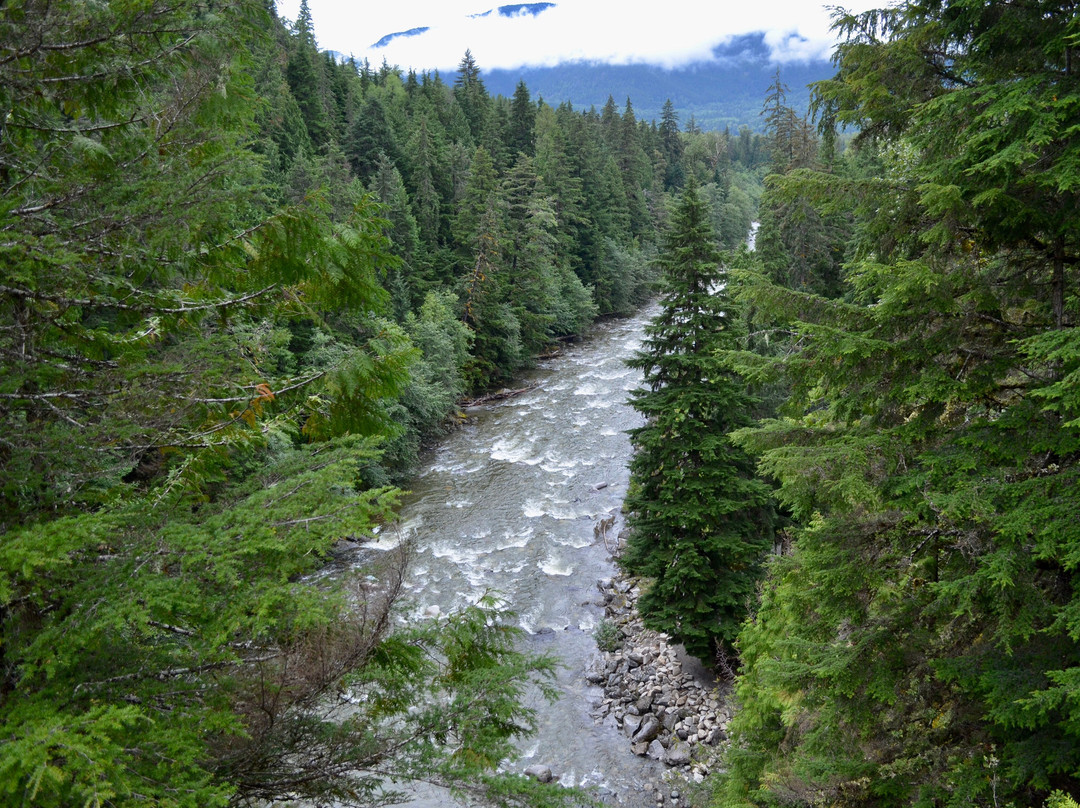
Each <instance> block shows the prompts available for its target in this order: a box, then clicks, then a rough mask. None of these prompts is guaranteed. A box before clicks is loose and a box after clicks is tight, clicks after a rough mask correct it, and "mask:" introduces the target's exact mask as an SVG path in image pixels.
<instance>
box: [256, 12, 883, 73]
mask: <svg viewBox="0 0 1080 808" xmlns="http://www.w3.org/2000/svg"><path fill="white" fill-rule="evenodd" d="M551 1H552V2H555V6H554V7H552V8H549V9H547V10H545V11H543V12H541V13H540V14H539V15H538V16H535V17H532V16H529V15H519V16H515V17H509V18H508V17H505V16H503V15H501V14H498V13H496V12H493V13H491V14H487V15H486V16H475V15H480V14H483V13H484V12H486V11H490V10H493V9H496V8H497V7H498V5H499V3H485V2H484V0H411V2H405V3H396V4H395V3H390V4H386V3H377V4H376V3H360V2H357V1H356V0H351V1H350V0H308V5H309V7H310V9H311V15H312V18H313V20H314V25H315V35H316V37H317V39H318V41H319V46H320V47H322V48H324V49H331V50H336V51H340V52H341V53H345V54H349V53H352V54H354V55H355V56H356V57H357V58H358V59H362V58H364V57H367V58H368V59H370V60H371V61H372V63H373V64H376V65H377V64H380V63H381V62H382V60H383V58H384V57H385V59H386V61H387V62H389V63H390V64H392V65H398V66H400V67H402V68H405V69H408V68H410V67H411V68H415V69H416V70H426V69H436V68H437V69H440V70H452V69H454V68H456V67H457V65H458V64H459V63H460V61H461V57H462V55H463V54H464V53H465V49H466V48H468V49H470V50H471V51H472V53H473V56H474V57H475V58H476V61H477V63H478V64H479V65H480V67H481V68H497V67H499V68H514V67H520V66H523V65H530V66H539V65H554V64H558V63H560V62H565V61H572V60H587V61H598V62H607V63H612V64H627V63H633V62H646V63H649V64H657V65H661V66H664V67H675V66H678V65H683V64H686V63H688V62H693V61H697V60H707V59H709V58H711V55H712V51H713V48H714V47H716V46H718V45H723V44H725V43H727V42H729V41H730V40H731V39H732V38H733V37H737V36H740V35H743V34H748V33H754V32H763V33H764V34H765V42H766V44H767V45H768V46H769V48H770V49H771V51H772V54H773V58H774V59H776V60H777V61H796V60H806V59H811V58H827V57H828V56H829V54H830V52H831V49H832V47H833V46H834V45H835V42H836V40H835V37H834V35H833V34H832V33H831V32H830V31H829V25H830V14H829V11H828V9H827V7H826V6H825V5H824V4H819V3H818V2H814V0H811V1H810V2H807V1H806V0H740V1H739V2H732V0H713V2H711V3H710V2H708V0H705V2H704V3H703V2H702V0H665V1H664V2H659V3H658V2H655V0H650V2H645V0H621V2H611V0H551ZM878 5H883V3H881V2H876V3H874V2H870V3H868V2H865V0H863V2H860V3H858V4H855V5H854V8H855V10H859V9H862V8H871V7H874V6H878ZM379 6H381V7H379ZM298 7H299V0H279V2H278V12H279V14H281V15H282V16H283V17H286V18H288V19H295V18H296V15H297V8H298ZM422 26H427V27H428V28H429V30H428V31H426V32H424V33H422V34H419V35H416V36H411V37H398V38H395V39H394V40H393V41H391V42H390V43H389V44H388V45H387V46H385V47H383V48H374V49H373V48H372V47H371V46H372V44H373V43H375V42H377V41H378V40H379V39H380V38H382V37H383V36H385V35H387V34H392V33H397V32H400V31H407V30H409V29H412V28H419V27H422Z"/></svg>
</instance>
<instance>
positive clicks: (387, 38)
mask: <svg viewBox="0 0 1080 808" xmlns="http://www.w3.org/2000/svg"><path fill="white" fill-rule="evenodd" d="M430 30H431V27H430V26H427V25H423V26H421V27H419V28H410V29H409V30H408V31H397V32H395V33H393V34H387V35H386V36H384V37H383V38H382V39H380V40H379V41H378V42H376V43H375V44H374V45H372V46H371V47H373V48H383V47H386V46H387V45H389V44H390V43H391V42H393V41H394V40H395V39H397V38H398V37H403V36H418V35H419V34H422V33H424V32H425V31H430Z"/></svg>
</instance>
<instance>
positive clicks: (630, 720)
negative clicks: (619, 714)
mask: <svg viewBox="0 0 1080 808" xmlns="http://www.w3.org/2000/svg"><path fill="white" fill-rule="evenodd" d="M622 727H623V732H625V733H626V737H627V738H633V737H634V733H635V732H637V731H638V729H640V728H641V717H640V716H636V715H628V716H625V717H624V718H623V725H622Z"/></svg>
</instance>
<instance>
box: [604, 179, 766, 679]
mask: <svg viewBox="0 0 1080 808" xmlns="http://www.w3.org/2000/svg"><path fill="white" fill-rule="evenodd" d="M660 264H661V267H662V270H663V275H662V281H661V289H662V292H663V298H662V302H661V311H660V313H659V314H658V315H657V316H656V317H655V318H654V319H653V320H652V322H651V323H650V324H649V325H648V326H647V327H646V331H645V335H646V336H645V341H644V344H643V348H642V350H641V351H640V352H639V353H638V354H637V355H636V356H635V357H634V358H633V359H632V360H630V362H629V364H630V366H631V367H634V368H637V369H640V370H641V371H642V372H643V373H644V385H645V386H644V387H643V388H641V389H638V390H635V391H634V392H633V393H632V397H631V403H632V404H633V406H634V408H635V409H636V410H637V411H638V412H640V413H641V414H642V415H643V416H645V418H646V419H647V421H646V423H645V425H644V426H641V427H638V428H636V429H634V430H632V431H631V433H630V434H631V439H632V441H633V444H634V449H635V454H634V457H633V460H632V461H631V466H630V471H631V479H630V489H629V492H628V494H627V497H626V503H625V507H626V510H627V511H628V513H629V516H628V524H629V526H630V529H631V533H630V539H629V541H628V542H627V546H626V550H625V553H624V555H623V556H622V559H621V563H622V565H623V567H624V568H625V569H627V570H628V571H630V572H632V573H634V574H638V575H643V576H646V577H648V578H650V579H651V581H650V583H649V585H648V587H647V588H646V590H645V592H644V593H643V594H642V596H641V598H640V600H639V601H638V608H639V609H640V611H641V614H642V617H643V618H644V620H645V624H646V625H647V626H648V627H650V628H653V629H656V630H659V631H665V632H667V633H668V634H670V635H671V636H672V637H673V638H674V639H675V640H676V641H678V642H681V643H683V644H684V645H685V646H686V649H687V650H688V651H689V652H690V653H691V654H693V655H695V656H697V657H699V658H700V659H702V660H706V661H709V662H711V661H713V659H714V658H718V659H719V660H725V659H730V658H731V657H732V655H733V653H734V647H733V643H734V640H735V636H736V634H737V633H738V630H739V626H740V624H741V623H742V621H743V619H744V618H745V617H746V614H747V608H748V605H749V604H750V603H751V602H752V599H753V596H754V591H755V587H756V585H757V581H758V579H759V576H760V571H761V563H762V561H763V559H764V557H765V555H766V553H767V552H768V551H769V549H770V547H771V525H772V521H771V511H770V495H769V489H768V486H767V485H766V484H765V483H764V482H762V481H761V480H759V479H757V478H756V477H755V475H754V461H753V459H752V458H751V457H750V456H749V455H748V454H747V453H746V452H744V451H743V450H742V449H739V448H737V447H735V446H734V445H733V444H732V443H731V441H730V440H729V439H728V437H727V434H728V433H729V432H730V431H732V430H733V429H737V428H739V427H742V426H746V425H748V424H749V423H751V415H750V412H751V407H752V406H753V401H752V399H751V397H750V396H749V394H748V393H747V391H746V385H745V383H744V382H743V380H742V379H741V378H739V377H738V376H737V375H736V374H735V373H733V372H732V371H731V370H730V368H728V367H727V366H726V365H725V364H724V362H723V360H722V359H721V358H720V357H719V355H718V352H720V351H722V350H725V349H733V348H735V347H736V346H737V338H738V326H737V317H736V316H735V311H734V306H733V303H732V300H731V298H730V296H729V294H728V292H727V290H726V288H725V286H726V278H725V276H724V273H723V271H722V268H721V264H720V253H719V251H718V249H717V248H716V246H715V245H714V243H713V238H712V225H711V217H710V215H709V211H708V207H707V205H706V203H705V201H704V199H703V198H702V196H701V193H700V191H699V190H698V188H697V187H696V185H693V184H690V185H689V186H688V187H687V189H686V191H685V192H684V193H683V195H682V197H681V199H680V201H679V203H678V205H677V207H676V208H675V210H674V212H673V213H672V217H671V227H670V230H669V232H668V233H667V235H666V237H665V240H664V247H663V250H662V252H661V256H660Z"/></svg>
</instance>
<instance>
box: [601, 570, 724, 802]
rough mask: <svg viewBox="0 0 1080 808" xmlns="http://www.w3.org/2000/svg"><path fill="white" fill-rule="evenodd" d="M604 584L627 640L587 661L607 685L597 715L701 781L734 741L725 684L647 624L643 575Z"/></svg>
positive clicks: (639, 748)
mask: <svg viewBox="0 0 1080 808" xmlns="http://www.w3.org/2000/svg"><path fill="white" fill-rule="evenodd" d="M597 585H598V588H599V589H600V593H601V598H602V603H603V605H604V607H605V614H606V619H607V621H608V622H609V623H612V624H614V625H615V626H616V627H618V629H619V632H620V634H621V635H622V637H623V643H622V647H621V648H620V649H618V650H615V651H609V652H601V653H600V654H599V655H598V656H597V657H595V658H593V659H592V660H590V661H589V662H588V663H587V665H586V670H585V676H586V679H587V681H588V682H589V683H590V684H594V685H598V686H600V687H602V688H603V698H602V699H598V700H597V701H596V702H594V709H593V713H592V714H593V717H594V718H595V719H596V720H597V721H599V722H603V721H613V722H614V723H615V725H616V726H617V727H619V728H620V729H621V730H622V731H623V733H624V734H625V735H626V736H627V739H628V741H629V743H630V748H631V749H632V750H633V752H634V753H635V754H637V755H640V756H642V757H646V756H647V757H651V758H653V759H655V760H660V761H663V762H664V763H665V764H666V765H668V766H669V767H672V768H673V769H678V770H680V771H682V773H683V774H685V775H686V776H687V777H690V778H692V779H694V780H697V781H699V782H700V780H701V779H703V778H704V777H705V776H706V775H707V774H708V773H709V771H710V770H711V769H712V768H713V767H714V766H715V763H714V761H715V760H716V759H717V757H718V752H719V748H718V747H719V746H721V745H722V744H723V742H724V741H726V740H727V724H728V721H729V720H730V718H731V707H730V705H729V704H728V702H727V700H726V699H725V698H724V696H725V691H724V689H723V688H721V687H720V686H719V685H718V684H717V683H716V682H715V681H714V680H713V679H712V677H711V676H710V675H709V674H708V672H707V671H705V670H704V669H700V668H699V666H696V664H695V661H694V660H691V659H689V658H687V657H686V656H685V654H683V653H682V652H681V649H680V648H679V647H678V646H675V645H672V644H671V643H670V642H669V641H668V638H667V636H666V635H664V634H659V633H657V632H654V631H649V630H647V629H646V628H645V627H644V626H643V625H642V622H641V618H640V617H639V616H638V614H637V610H636V608H635V603H636V601H637V595H638V591H639V590H638V586H637V582H636V581H635V580H633V579H627V578H622V577H617V578H605V579H601V580H600V581H598V582H597Z"/></svg>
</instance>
